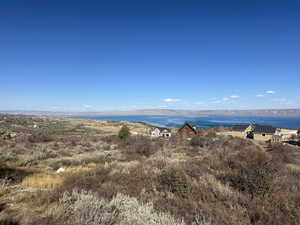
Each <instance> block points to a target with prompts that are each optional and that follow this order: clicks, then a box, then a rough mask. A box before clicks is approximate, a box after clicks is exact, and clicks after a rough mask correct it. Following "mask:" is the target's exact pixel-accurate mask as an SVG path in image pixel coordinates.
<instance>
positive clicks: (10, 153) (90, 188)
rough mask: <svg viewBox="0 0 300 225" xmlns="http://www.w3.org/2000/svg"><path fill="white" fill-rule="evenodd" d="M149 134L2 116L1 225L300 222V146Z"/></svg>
mask: <svg viewBox="0 0 300 225" xmlns="http://www.w3.org/2000/svg"><path fill="white" fill-rule="evenodd" d="M123 125H127V126H128V127H129V128H130V130H131V132H132V133H134V134H139V135H132V136H131V137H129V138H128V139H126V140H121V139H120V138H119V137H118V136H117V134H118V131H119V130H120V128H121V127H122V126H123ZM149 128H150V127H149V126H148V125H146V124H143V123H130V122H112V121H93V120H76V119H67V118H50V117H41V116H16V115H14V116H13V115H0V163H1V164H0V165H1V166H0V225H64V224H65V225H147V224H149V225H176V224H180V225H185V224H186V225H299V224H300V182H299V180H300V149H299V148H297V147H292V146H289V145H282V144H273V145H270V146H267V147H266V146H265V145H263V144H258V143H254V142H252V141H249V140H245V139H242V138H238V137H230V136H216V137H215V136H213V135H210V132H205V131H203V132H201V133H200V134H199V135H198V136H196V137H194V138H192V139H191V140H188V139H184V138H180V137H178V136H176V135H174V136H172V138H170V139H159V138H158V139H150V138H149V137H147V136H143V135H144V134H147V132H148V130H149Z"/></svg>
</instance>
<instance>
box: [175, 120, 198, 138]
mask: <svg viewBox="0 0 300 225" xmlns="http://www.w3.org/2000/svg"><path fill="white" fill-rule="evenodd" d="M177 133H178V135H180V136H183V137H191V136H196V135H197V134H198V132H197V127H196V126H195V125H193V124H190V123H188V122H185V123H184V124H183V126H182V127H181V128H180V129H179V130H178V132H177Z"/></svg>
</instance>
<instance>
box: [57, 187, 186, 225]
mask: <svg viewBox="0 0 300 225" xmlns="http://www.w3.org/2000/svg"><path fill="white" fill-rule="evenodd" d="M60 202H61V203H63V204H66V205H68V206H69V207H70V208H71V209H72V210H73V211H74V212H75V215H76V216H77V218H78V221H77V223H78V225H118V224H122V225H184V223H183V222H179V221H176V220H175V219H174V218H172V217H171V216H169V215H168V214H163V213H156V212H155V211H154V209H153V205H152V204H151V203H149V204H145V205H142V204H140V203H139V202H138V201H137V199H135V198H130V197H128V196H126V195H123V194H117V195H116V196H115V197H114V198H113V199H112V200H111V201H106V200H103V199H99V198H97V197H96V195H95V194H93V193H91V192H85V191H76V190H74V191H73V192H71V193H70V192H65V193H64V194H63V196H62V198H61V199H60Z"/></svg>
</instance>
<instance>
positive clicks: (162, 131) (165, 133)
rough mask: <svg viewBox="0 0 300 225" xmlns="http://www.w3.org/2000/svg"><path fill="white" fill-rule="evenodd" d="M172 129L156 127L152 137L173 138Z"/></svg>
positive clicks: (152, 131)
mask: <svg viewBox="0 0 300 225" xmlns="http://www.w3.org/2000/svg"><path fill="white" fill-rule="evenodd" d="M171 135H172V133H171V129H169V128H165V127H154V128H153V129H152V130H151V137H166V138H168V137H171Z"/></svg>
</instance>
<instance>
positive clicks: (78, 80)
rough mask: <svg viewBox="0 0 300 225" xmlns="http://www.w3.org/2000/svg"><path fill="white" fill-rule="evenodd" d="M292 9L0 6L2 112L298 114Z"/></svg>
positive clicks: (173, 0) (125, 2)
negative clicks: (272, 110)
mask: <svg viewBox="0 0 300 225" xmlns="http://www.w3.org/2000/svg"><path fill="white" fill-rule="evenodd" d="M299 84H300V3H299V1H297V0H294V1H291V0H281V1H276V0H273V1H265V0H259V1H256V0H251V1H250V0H249V1H241V0H234V1H233V0H228V1H224V0H218V1H217V0H210V1H208V0H207V1H201V0H195V1H191V0H181V1H177V0H151V1H150V0H148V1H146V0H144V1H143V0H109V1H108V0H107V1H101V0H98V1H96V0H95V1H90V0H81V1H76V0H72V1H71V0H69V1H67V0H43V1H41V0H9V1H1V3H0V85H1V86H0V99H1V100H0V110H16V109H20V110H51V111H101V110H116V109H118V110H127V109H144V108H174V109H258V108H300V86H299Z"/></svg>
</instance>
